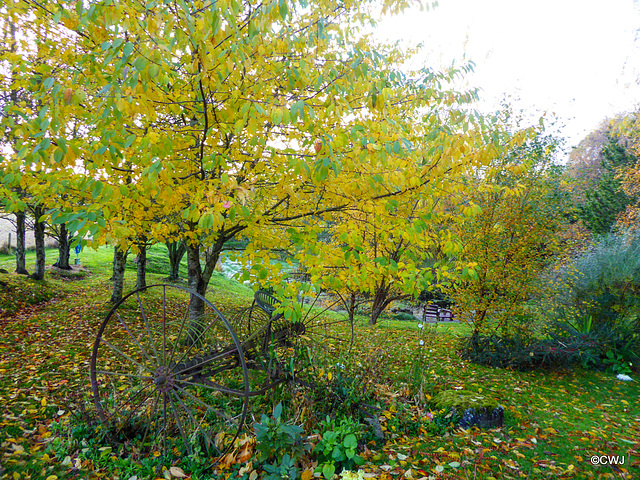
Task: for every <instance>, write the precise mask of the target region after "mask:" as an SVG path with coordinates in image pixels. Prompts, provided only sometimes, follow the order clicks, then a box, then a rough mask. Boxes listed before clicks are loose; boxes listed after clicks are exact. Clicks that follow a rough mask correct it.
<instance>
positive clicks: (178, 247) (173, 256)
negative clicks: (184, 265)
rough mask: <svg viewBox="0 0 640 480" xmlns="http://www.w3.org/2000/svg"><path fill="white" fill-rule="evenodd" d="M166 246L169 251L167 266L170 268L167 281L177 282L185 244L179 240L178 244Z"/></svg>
mask: <svg viewBox="0 0 640 480" xmlns="http://www.w3.org/2000/svg"><path fill="white" fill-rule="evenodd" d="M166 245H167V250H168V251H169V264H170V266H171V270H170V272H169V281H170V282H177V281H178V280H179V279H180V262H181V261H182V257H184V254H185V252H186V251H187V244H186V243H185V242H184V241H182V240H181V241H179V242H167V244H166Z"/></svg>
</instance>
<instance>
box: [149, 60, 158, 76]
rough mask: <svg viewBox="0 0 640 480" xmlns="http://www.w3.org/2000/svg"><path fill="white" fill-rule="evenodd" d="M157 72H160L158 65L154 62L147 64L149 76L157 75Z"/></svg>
mask: <svg viewBox="0 0 640 480" xmlns="http://www.w3.org/2000/svg"><path fill="white" fill-rule="evenodd" d="M158 73H160V67H159V66H158V65H156V64H155V63H152V64H151V65H150V66H149V76H150V77H151V78H154V77H157V76H158Z"/></svg>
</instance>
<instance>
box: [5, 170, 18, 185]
mask: <svg viewBox="0 0 640 480" xmlns="http://www.w3.org/2000/svg"><path fill="white" fill-rule="evenodd" d="M14 178H15V176H14V175H13V173H7V174H6V175H5V176H4V178H3V179H2V183H4V184H5V185H10V184H12V183H13V180H14Z"/></svg>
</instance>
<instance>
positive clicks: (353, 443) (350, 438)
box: [342, 433, 358, 448]
mask: <svg viewBox="0 0 640 480" xmlns="http://www.w3.org/2000/svg"><path fill="white" fill-rule="evenodd" d="M342 444H343V445H344V446H345V447H347V448H356V447H357V446H358V439H357V438H356V436H355V435H354V434H353V433H350V434H349V435H347V436H346V437H344V441H343V442H342Z"/></svg>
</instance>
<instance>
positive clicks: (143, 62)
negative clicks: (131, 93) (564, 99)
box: [133, 57, 147, 72]
mask: <svg viewBox="0 0 640 480" xmlns="http://www.w3.org/2000/svg"><path fill="white" fill-rule="evenodd" d="M133 66H134V67H136V70H138V71H139V72H141V71H142V70H144V67H146V66H147V59H146V58H144V57H138V58H136V60H135V62H133Z"/></svg>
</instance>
